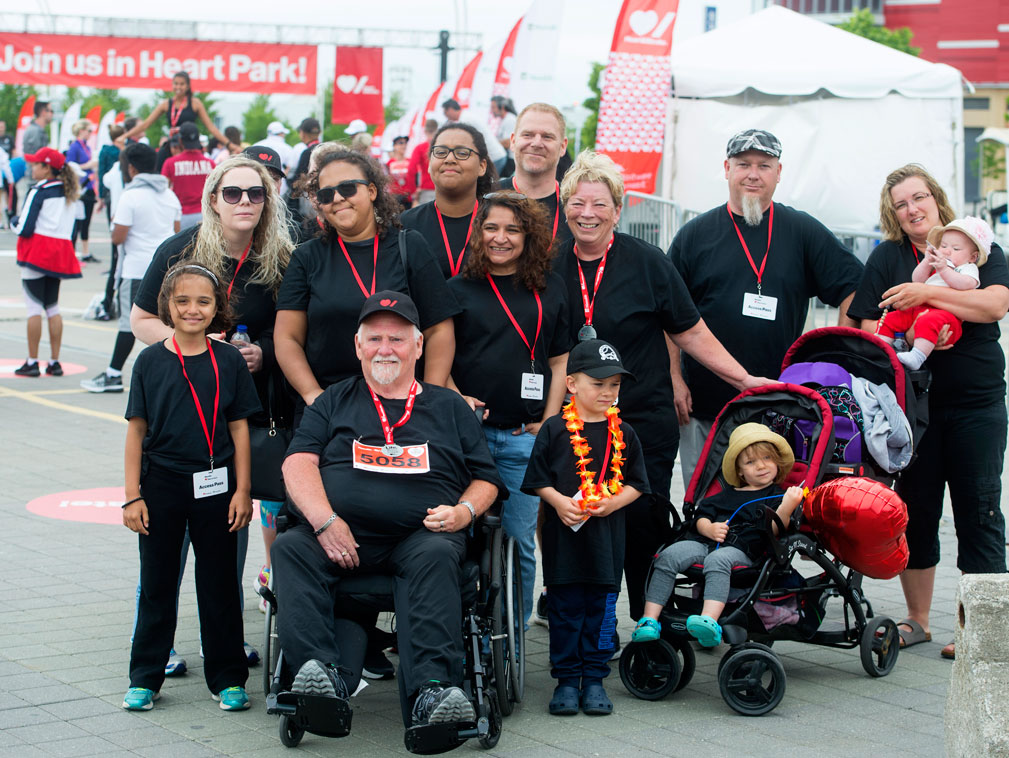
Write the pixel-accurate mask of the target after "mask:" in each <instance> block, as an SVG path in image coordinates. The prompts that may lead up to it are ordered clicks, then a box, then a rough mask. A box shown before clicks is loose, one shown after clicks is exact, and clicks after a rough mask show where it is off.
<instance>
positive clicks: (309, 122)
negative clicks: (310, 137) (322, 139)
mask: <svg viewBox="0 0 1009 758" xmlns="http://www.w3.org/2000/svg"><path fill="white" fill-rule="evenodd" d="M298 131H299V132H307V133H308V134H318V133H319V132H320V131H322V127H320V126H319V122H318V120H317V119H314V118H311V117H309V118H306V119H304V120H303V121H302V122H301V123H300V124H298Z"/></svg>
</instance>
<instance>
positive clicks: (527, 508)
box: [483, 425, 540, 626]
mask: <svg viewBox="0 0 1009 758" xmlns="http://www.w3.org/2000/svg"><path fill="white" fill-rule="evenodd" d="M512 431H513V430H510V429H495V428H494V427H491V426H486V425H484V428H483V432H484V436H486V437H487V446H488V447H490V453H491V455H492V456H493V457H494V462H495V463H496V464H497V470H498V473H499V474H501V480H502V481H503V482H504V483H505V486H506V487H508V492H509V495H508V499H507V500H505V502H504V504H503V507H502V509H501V523H502V524H503V525H504V530H505V534H507V535H508V536H509V537H514V538H515V541H516V542H517V543H518V549H519V563H520V565H521V567H522V614H523V622H524V623H525V625H527V626H528V624H529V616H530V615H532V612H533V588H534V587H535V584H536V518H537V516H538V515H539V508H540V499H539V498H538V497H535V496H533V495H526V494H525V493H523V492H522V490H521V489H520V488H521V487H522V480H523V479H525V476H526V466H527V465H528V464H529V456H530V455H532V452H533V443H534V442H536V437H535V436H534V435H532V434H527V433H526V432H523V433H522V434H512Z"/></svg>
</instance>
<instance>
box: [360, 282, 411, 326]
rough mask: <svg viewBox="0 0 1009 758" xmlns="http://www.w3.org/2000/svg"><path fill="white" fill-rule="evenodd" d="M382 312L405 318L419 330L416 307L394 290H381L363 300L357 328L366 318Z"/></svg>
mask: <svg viewBox="0 0 1009 758" xmlns="http://www.w3.org/2000/svg"><path fill="white" fill-rule="evenodd" d="M382 311H388V312H389V313H395V314H396V315H397V316H399V317H400V318H405V319H406V320H407V321H409V322H410V323H411V324H413V325H414V326H416V327H417V328H418V329H419V328H420V315H419V314H418V313H417V306H416V305H414V303H413V300H411V299H410V296H409V295H404V294H403V293H402V292H396V291H395V290H382V291H381V292H376V293H375V294H374V295H372V296H371V297H369V298H368V299H367V300H365V301H364V305H363V306H361V315H360V316H358V317H357V323H358V326H360V325H361V323H362V322H363V321H364V320H365V319H366V318H368V316H371V315H373V314H375V313H379V312H382Z"/></svg>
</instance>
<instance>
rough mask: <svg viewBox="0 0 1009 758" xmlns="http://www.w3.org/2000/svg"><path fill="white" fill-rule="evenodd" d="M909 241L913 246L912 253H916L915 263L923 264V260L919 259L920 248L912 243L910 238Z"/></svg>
mask: <svg viewBox="0 0 1009 758" xmlns="http://www.w3.org/2000/svg"><path fill="white" fill-rule="evenodd" d="M907 241H908V243H909V244H910V245H911V252H912V253H914V262H915V263H921V258H919V257H918V247H917V246H916V245H915V244H914V243H913V242H911V239H910V238H908V240H907Z"/></svg>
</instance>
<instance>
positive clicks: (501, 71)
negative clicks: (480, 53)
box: [494, 18, 522, 97]
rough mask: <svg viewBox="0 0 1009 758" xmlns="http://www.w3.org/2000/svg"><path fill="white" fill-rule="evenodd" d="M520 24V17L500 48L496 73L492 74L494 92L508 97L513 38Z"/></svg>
mask: <svg viewBox="0 0 1009 758" xmlns="http://www.w3.org/2000/svg"><path fill="white" fill-rule="evenodd" d="M520 26H522V19H521V18H520V19H519V20H518V21H516V22H515V26H513V27H512V30H511V33H510V34H509V35H508V39H507V40H505V44H504V47H503V48H502V49H501V57H500V58H499V59H498V63H497V73H495V74H494V94H495V95H501V96H502V97H508V94H509V90H510V89H511V83H512V61H513V60H514V58H513V56H514V55H515V40H516V39H517V38H518V36H519V27H520Z"/></svg>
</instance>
